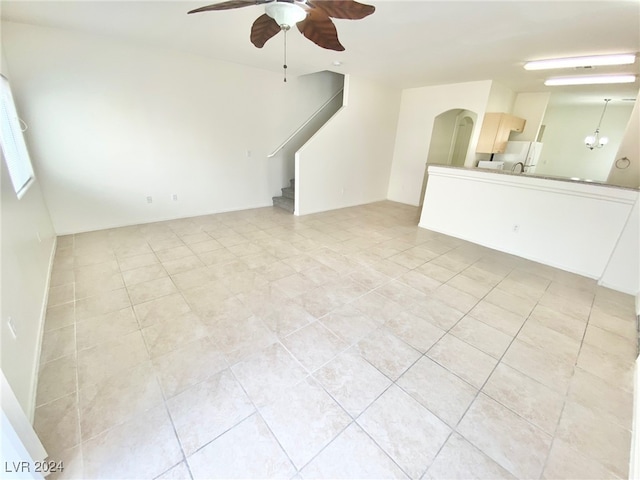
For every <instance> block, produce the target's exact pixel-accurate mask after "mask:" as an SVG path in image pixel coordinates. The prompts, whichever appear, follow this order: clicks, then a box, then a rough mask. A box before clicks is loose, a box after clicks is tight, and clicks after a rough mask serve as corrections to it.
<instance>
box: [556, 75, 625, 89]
mask: <svg viewBox="0 0 640 480" xmlns="http://www.w3.org/2000/svg"><path fill="white" fill-rule="evenodd" d="M635 81H636V76H635V75H598V76H586V75H584V76H581V77H559V78H548V79H547V80H545V82H544V84H545V85H547V86H548V87H552V86H559V85H601V84H607V83H633V82H635Z"/></svg>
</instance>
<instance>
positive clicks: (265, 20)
mask: <svg viewBox="0 0 640 480" xmlns="http://www.w3.org/2000/svg"><path fill="white" fill-rule="evenodd" d="M280 30H282V29H281V28H280V25H278V23H277V22H276V21H275V20H274V19H273V18H271V17H270V16H269V15H267V14H266V13H265V14H263V15H260V16H259V17H258V18H257V19H256V21H255V22H253V25H252V26H251V43H253V44H254V45H255V46H256V47H258V48H262V47H264V44H265V43H267V40H269V39H270V38H271V37H273V36H274V35H276V34H277V33H278V32H280Z"/></svg>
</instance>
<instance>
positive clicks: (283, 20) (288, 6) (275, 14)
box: [264, 2, 307, 82]
mask: <svg viewBox="0 0 640 480" xmlns="http://www.w3.org/2000/svg"><path fill="white" fill-rule="evenodd" d="M264 10H265V13H266V14H267V15H268V16H270V17H271V18H273V19H274V20H275V22H276V23H277V24H278V26H279V27H280V29H281V30H282V31H283V32H284V64H283V65H282V68H283V70H284V81H285V82H286V81H287V68H288V67H287V32H288V31H289V30H290V29H291V27H292V26H293V25H295V24H296V23H298V22H301V21H302V20H304V19H305V18H307V12H306V11H305V10H304V8H302V7H301V6H299V5H296V4H295V3H285V2H275V3H269V4H267V5H266V6H265V7H264Z"/></svg>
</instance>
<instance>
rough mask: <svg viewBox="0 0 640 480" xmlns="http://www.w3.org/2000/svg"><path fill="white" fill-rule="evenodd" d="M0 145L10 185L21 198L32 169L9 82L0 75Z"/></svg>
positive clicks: (30, 181) (29, 182)
mask: <svg viewBox="0 0 640 480" xmlns="http://www.w3.org/2000/svg"><path fill="white" fill-rule="evenodd" d="M0 82H2V83H1V92H0V108H1V109H2V112H0V115H1V118H0V124H1V127H2V128H1V129H0V144H1V146H2V154H3V156H4V160H5V162H6V163H7V168H8V170H9V176H10V177H11V183H13V189H14V190H15V191H16V194H17V195H18V198H21V197H22V196H23V195H24V194H25V192H26V191H27V189H28V188H29V186H30V185H31V183H32V182H33V168H32V166H31V160H30V159H29V152H27V146H26V144H25V143H24V137H23V136H22V132H23V130H22V129H21V128H20V119H19V118H18V113H17V112H16V106H15V104H14V103H13V95H11V87H9V80H7V79H6V78H5V77H4V76H3V75H0Z"/></svg>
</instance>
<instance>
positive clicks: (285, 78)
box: [282, 25, 289, 83]
mask: <svg viewBox="0 0 640 480" xmlns="http://www.w3.org/2000/svg"><path fill="white" fill-rule="evenodd" d="M282 30H284V65H283V69H284V81H285V83H286V81H287V30H289V29H288V28H285V26H284V25H283V26H282Z"/></svg>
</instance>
